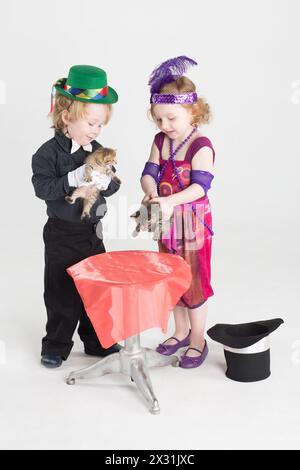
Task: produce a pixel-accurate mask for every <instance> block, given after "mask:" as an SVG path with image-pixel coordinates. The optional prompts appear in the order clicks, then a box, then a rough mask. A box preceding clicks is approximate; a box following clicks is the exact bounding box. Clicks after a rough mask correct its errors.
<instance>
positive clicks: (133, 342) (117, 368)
mask: <svg viewBox="0 0 300 470" xmlns="http://www.w3.org/2000/svg"><path fill="white" fill-rule="evenodd" d="M178 364H179V360H178V358H177V356H163V355H161V354H159V353H157V352H156V351H154V350H152V349H150V348H142V347H141V346H140V337H139V335H136V336H132V337H131V338H128V339H127V340H125V347H124V348H122V349H121V351H120V352H119V353H114V354H111V355H110V356H108V357H105V358H104V359H101V360H100V361H98V362H96V364H93V365H92V366H89V367H85V368H83V369H80V370H78V371H74V372H71V373H70V374H69V376H68V378H67V380H66V382H67V384H68V385H74V384H75V382H76V380H80V379H86V378H98V377H101V376H103V375H105V374H111V373H121V374H124V375H129V376H130V377H131V379H132V380H133V381H134V382H135V384H136V386H137V388H138V390H139V391H140V392H141V394H142V396H143V397H144V399H145V400H146V403H147V405H148V409H149V411H150V413H152V414H158V413H159V411H160V409H159V404H158V400H157V398H156V396H155V394H154V391H153V387H152V384H151V379H150V375H149V372H148V367H163V366H167V365H173V366H177V365H178Z"/></svg>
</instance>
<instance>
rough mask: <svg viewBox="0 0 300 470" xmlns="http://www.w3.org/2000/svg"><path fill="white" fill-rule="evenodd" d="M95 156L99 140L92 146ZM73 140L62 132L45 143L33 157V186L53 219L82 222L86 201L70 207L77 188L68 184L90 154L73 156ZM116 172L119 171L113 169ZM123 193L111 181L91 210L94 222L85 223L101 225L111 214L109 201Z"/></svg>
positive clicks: (79, 201)
mask: <svg viewBox="0 0 300 470" xmlns="http://www.w3.org/2000/svg"><path fill="white" fill-rule="evenodd" d="M91 144H92V148H93V152H94V151H95V150H97V149H98V148H99V147H102V145H100V144H99V142H97V141H96V140H93V141H92V142H91ZM71 147H72V140H71V139H69V138H68V137H66V136H65V135H64V134H63V133H62V132H60V131H55V135H54V137H53V138H52V139H50V140H48V141H47V142H45V143H44V144H43V145H42V146H41V147H40V148H39V149H38V150H37V152H36V153H35V154H34V155H33V157H32V172H33V176H32V180H31V181H32V184H33V186H34V190H35V194H36V196H37V197H39V198H40V199H43V200H44V201H45V202H46V205H47V214H48V216H49V217H53V218H58V219H62V220H67V221H69V222H81V219H80V217H81V213H82V208H83V200H82V199H77V201H76V202H75V204H69V203H68V202H67V201H65V197H66V196H67V195H69V194H71V193H72V192H73V191H74V189H75V188H73V187H71V186H70V185H69V182H68V172H69V171H72V170H75V169H76V168H77V167H79V166H81V165H83V164H84V161H85V158H86V157H87V155H88V154H89V152H87V151H85V150H84V149H83V148H82V147H80V148H79V149H78V150H77V151H76V152H74V153H72V154H71V153H70V152H71ZM113 171H116V170H115V168H114V167H113ZM119 189H120V185H119V184H118V183H116V182H114V181H111V182H110V184H109V186H108V188H107V189H106V190H105V191H100V194H99V197H98V199H97V201H96V202H95V204H94V205H93V207H92V209H91V212H90V214H91V218H90V219H89V220H87V221H85V222H82V223H92V224H94V223H97V222H98V221H99V219H102V218H103V217H104V215H105V214H106V212H107V206H106V201H105V197H108V196H111V195H112V194H114V193H116V192H117V191H118V190H119Z"/></svg>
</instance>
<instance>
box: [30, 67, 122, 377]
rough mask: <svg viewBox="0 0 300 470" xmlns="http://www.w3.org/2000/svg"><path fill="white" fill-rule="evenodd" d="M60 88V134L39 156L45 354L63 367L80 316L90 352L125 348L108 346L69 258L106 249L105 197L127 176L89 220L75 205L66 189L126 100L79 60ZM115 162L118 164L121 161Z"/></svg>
mask: <svg viewBox="0 0 300 470" xmlns="http://www.w3.org/2000/svg"><path fill="white" fill-rule="evenodd" d="M53 88H55V90H56V98H55V103H54V106H53V93H52V100H51V110H50V115H51V117H52V121H53V126H52V127H53V128H54V129H55V134H54V137H53V138H52V139H50V140H49V141H47V142H45V143H44V144H43V145H42V146H41V147H40V148H39V149H38V150H37V152H36V153H35V154H34V155H33V157H32V171H33V176H32V183H33V186H34V190H35V194H36V196H37V197H39V198H40V199H43V200H44V201H45V202H46V205H47V215H48V221H47V222H46V225H45V226H44V231H43V238H44V243H45V272H44V301H45V306H46V310H47V317H48V321H47V325H46V331H47V334H46V336H45V337H44V338H43V340H42V359H41V362H42V364H43V365H44V366H45V367H52V368H53V367H59V366H60V365H61V364H62V361H63V360H66V359H67V357H68V356H69V354H70V351H71V349H72V346H73V341H72V337H73V334H74V331H75V329H76V326H77V324H78V323H79V328H78V333H79V336H80V338H81V340H82V341H83V343H84V350H85V353H86V354H89V355H93V356H107V355H108V354H112V353H114V352H117V351H119V350H120V346H119V345H113V346H112V347H110V348H109V349H104V348H103V347H102V346H101V344H100V342H99V340H98V338H97V335H96V333H95V331H94V328H93V326H92V324H91V322H90V320H89V318H88V316H87V314H86V312H85V309H84V306H83V303H82V301H81V298H80V296H79V294H78V292H77V290H76V287H75V285H74V283H73V280H72V278H71V277H70V276H69V275H68V274H67V272H66V268H68V267H69V266H71V265H73V264H75V263H77V262H79V261H81V260H83V259H85V258H87V257H89V256H92V255H96V254H100V253H104V252H105V247H104V244H103V241H102V236H101V234H102V230H101V221H100V219H101V218H102V217H103V216H104V215H105V213H106V211H107V207H106V203H105V197H107V196H110V195H112V194H114V193H115V192H116V191H118V189H119V187H120V184H118V183H117V182H116V181H113V180H111V182H110V183H109V185H108V187H107V189H106V190H105V191H101V192H100V195H99V197H98V199H97V201H96V203H95V204H94V205H93V207H92V209H91V214H90V215H91V217H90V219H88V220H85V221H83V220H81V214H82V205H83V201H82V199H77V201H76V203H75V204H73V205H70V204H69V203H68V202H67V201H66V197H67V196H69V195H70V194H72V192H73V191H74V190H75V188H77V187H79V186H81V185H82V184H83V183H85V182H84V179H83V178H84V174H85V164H84V161H85V159H86V157H87V155H88V152H94V151H95V150H96V149H98V148H99V147H101V145H100V144H99V143H98V142H97V141H96V140H94V139H96V138H97V136H98V135H99V133H100V131H101V127H102V125H104V124H107V123H108V122H109V119H110V117H111V112H112V103H115V102H117V101H118V95H117V93H116V91H115V90H114V89H113V88H111V87H109V86H108V85H107V76H106V72H105V71H104V70H102V69H99V68H97V67H93V66H89V65H75V66H73V67H71V68H70V70H69V74H68V77H67V78H62V79H59V80H57V82H56V83H55V85H54V87H53ZM53 91H54V90H53ZM112 170H113V171H114V172H115V171H116V170H115V168H114V167H112ZM85 184H86V183H85ZM91 184H92V183H91ZM96 230H97V233H96Z"/></svg>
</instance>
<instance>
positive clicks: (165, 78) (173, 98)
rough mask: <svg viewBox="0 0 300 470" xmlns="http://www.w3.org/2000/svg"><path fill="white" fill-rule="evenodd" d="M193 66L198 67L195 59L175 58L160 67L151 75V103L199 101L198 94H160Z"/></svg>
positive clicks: (190, 102) (188, 102) (189, 102)
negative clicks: (165, 86) (167, 85)
mask: <svg viewBox="0 0 300 470" xmlns="http://www.w3.org/2000/svg"><path fill="white" fill-rule="evenodd" d="M191 65H197V62H195V61H194V60H193V59H190V58H189V57H187V56H184V55H182V56H179V57H174V59H169V60H166V61H165V62H163V63H162V64H160V65H158V66H157V67H156V68H155V69H154V70H153V72H152V73H151V76H150V79H149V82H148V85H150V93H151V98H150V103H153V104H163V103H164V104H192V103H195V101H197V100H198V97H197V93H195V92H190V93H181V94H168V93H160V90H161V89H162V87H163V86H164V85H166V84H167V83H171V82H174V81H176V80H177V79H178V78H180V77H182V76H183V75H184V74H185V72H186V70H187V69H188V68H189V67H190V66H191Z"/></svg>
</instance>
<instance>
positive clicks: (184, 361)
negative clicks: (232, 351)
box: [180, 340, 208, 369]
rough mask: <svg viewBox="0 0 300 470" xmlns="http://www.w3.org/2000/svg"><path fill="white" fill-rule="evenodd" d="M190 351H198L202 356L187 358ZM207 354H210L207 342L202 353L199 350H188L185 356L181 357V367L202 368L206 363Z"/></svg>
mask: <svg viewBox="0 0 300 470" xmlns="http://www.w3.org/2000/svg"><path fill="white" fill-rule="evenodd" d="M189 349H194V350H195V351H198V352H199V353H200V355H199V356H195V357H192V356H187V355H186V353H187V352H188V350H189ZM207 354H208V347H207V342H206V340H205V345H204V348H203V349H202V351H200V350H199V349H197V348H187V350H186V351H185V353H184V355H183V356H181V358H180V367H182V368H183V369H193V368H194V367H199V366H201V364H202V362H204V361H205V359H206V356H207Z"/></svg>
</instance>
